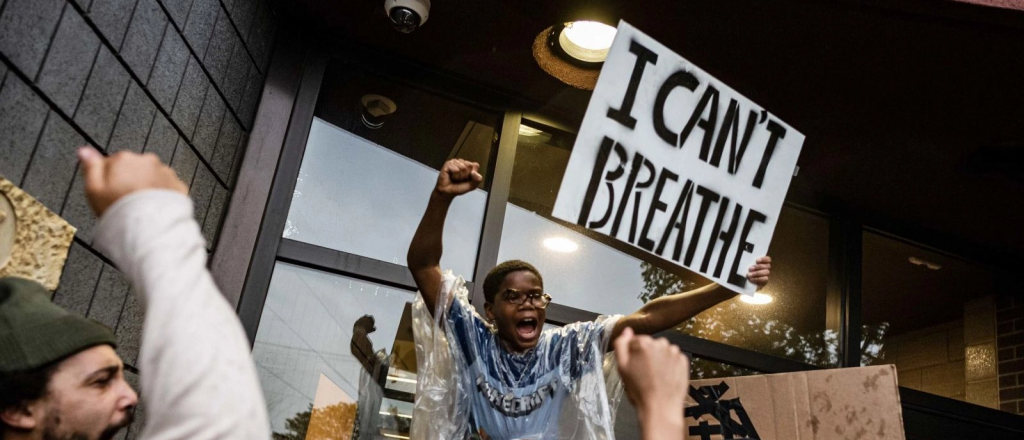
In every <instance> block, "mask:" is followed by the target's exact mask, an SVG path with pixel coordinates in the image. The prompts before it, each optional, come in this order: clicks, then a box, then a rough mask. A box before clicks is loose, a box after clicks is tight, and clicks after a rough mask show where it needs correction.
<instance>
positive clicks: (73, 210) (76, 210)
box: [60, 167, 97, 244]
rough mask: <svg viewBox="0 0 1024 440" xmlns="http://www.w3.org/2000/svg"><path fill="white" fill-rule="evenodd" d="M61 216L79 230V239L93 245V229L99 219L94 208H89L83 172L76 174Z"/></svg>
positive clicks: (77, 234) (77, 235)
mask: <svg viewBox="0 0 1024 440" xmlns="http://www.w3.org/2000/svg"><path fill="white" fill-rule="evenodd" d="M79 168H80V167H79ZM60 216H61V217H64V220H67V221H68V223H71V225H72V226H74V227H76V228H78V232H77V233H75V236H76V237H78V239H80V240H82V241H84V242H86V243H90V244H91V243H92V240H93V238H94V236H93V228H94V227H95V226H96V220H97V219H96V216H95V215H94V214H93V213H92V208H90V207H89V201H88V200H86V198H85V181H84V180H83V179H82V172H81V170H79V171H78V172H76V173H75V177H74V180H73V181H72V182H71V190H70V191H69V192H68V198H67V200H65V201H64V210H63V211H61V213H60Z"/></svg>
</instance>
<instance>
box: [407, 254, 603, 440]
mask: <svg viewBox="0 0 1024 440" xmlns="http://www.w3.org/2000/svg"><path fill="white" fill-rule="evenodd" d="M437 304H438V308H437V310H436V312H435V313H434V314H433V316H431V314H430V313H429V312H428V310H427V308H426V305H425V304H424V302H423V298H422V297H421V296H420V295H417V297H416V301H415V303H414V304H413V335H414V338H415V340H416V359H417V360H416V364H417V371H418V380H417V384H416V402H415V409H414V412H413V420H412V426H411V432H410V434H411V438H413V439H430V440H434V439H438V440H462V439H494V440H499V439H509V440H511V439H538V440H540V439H543V440H570V439H571V440H605V439H614V430H613V426H614V414H615V411H616V410H617V407H618V402H619V401H620V399H621V396H622V386H621V382H620V381H619V378H618V375H617V369H616V368H615V365H614V357H613V356H611V355H605V350H604V349H603V347H606V346H607V345H606V344H607V342H608V341H607V339H608V337H609V335H610V333H611V328H612V326H613V325H614V323H615V322H616V320H617V319H618V317H617V316H616V317H605V316H602V317H600V318H598V320H597V321H593V322H579V323H574V324H570V325H567V326H565V327H562V328H560V329H557V330H547V331H544V332H543V333H542V334H541V336H540V340H539V341H538V343H537V346H536V347H534V348H533V349H531V350H529V351H527V352H526V353H521V354H517V353H509V352H508V351H506V350H505V349H504V348H503V347H502V345H501V343H500V342H499V340H498V335H497V334H496V333H495V332H494V330H493V328H491V327H490V326H488V325H487V324H486V323H485V321H484V320H483V318H481V317H480V316H479V314H477V313H476V311H475V310H474V309H473V307H472V306H471V305H470V304H469V300H468V292H467V290H466V287H465V281H464V280H463V279H462V277H456V276H454V275H453V274H452V273H451V271H447V272H445V273H444V275H443V280H442V287H441V292H440V293H439V295H438V298H437ZM606 373H607V374H606ZM606 376H607V378H606Z"/></svg>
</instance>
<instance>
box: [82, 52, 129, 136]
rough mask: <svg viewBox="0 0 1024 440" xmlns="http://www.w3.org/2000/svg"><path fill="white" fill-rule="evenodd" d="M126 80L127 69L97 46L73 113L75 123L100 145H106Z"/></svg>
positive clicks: (123, 92) (122, 97) (119, 108)
mask: <svg viewBox="0 0 1024 440" xmlns="http://www.w3.org/2000/svg"><path fill="white" fill-rule="evenodd" d="M129 81H131V77H130V76H129V75H128V71H127V70H124V67H123V66H122V65H121V63H120V62H119V61H118V60H117V58H115V57H114V54H113V53H111V52H110V50H108V49H107V48H106V47H100V53H99V55H97V56H96V64H95V65H93V68H92V74H91V75H90V76H89V82H88V83H87V84H86V86H85V93H83V94H82V102H81V103H79V104H78V111H77V112H75V122H76V123H77V124H78V126H79V127H81V128H82V130H84V131H85V132H86V133H87V134H88V135H89V136H90V137H92V139H93V140H94V141H96V142H98V143H99V144H100V146H102V147H106V145H107V141H109V140H110V132H111V131H112V130H113V128H114V122H115V121H116V120H117V114H118V112H119V111H120V110H121V100H122V99H124V95H125V91H126V90H127V89H128V83H129Z"/></svg>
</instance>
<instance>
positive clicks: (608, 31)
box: [558, 21, 615, 63]
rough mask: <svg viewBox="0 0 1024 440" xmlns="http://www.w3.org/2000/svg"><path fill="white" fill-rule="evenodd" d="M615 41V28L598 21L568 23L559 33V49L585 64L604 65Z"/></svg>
mask: <svg viewBox="0 0 1024 440" xmlns="http://www.w3.org/2000/svg"><path fill="white" fill-rule="evenodd" d="M614 40H615V28H613V27H611V26H608V25H606V24H604V23H601V22H597V21H573V22H569V23H566V24H565V26H564V27H563V28H562V30H561V32H559V33H558V47H560V48H561V49H562V50H563V51H564V52H565V54H566V55H568V56H570V57H572V58H574V59H576V60H578V61H582V62H584V63H602V62H604V60H605V58H608V49H610V48H611V47H612V41H614Z"/></svg>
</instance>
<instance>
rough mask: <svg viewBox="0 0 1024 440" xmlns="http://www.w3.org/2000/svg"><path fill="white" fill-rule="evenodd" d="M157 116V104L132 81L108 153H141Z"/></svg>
mask: <svg viewBox="0 0 1024 440" xmlns="http://www.w3.org/2000/svg"><path fill="white" fill-rule="evenodd" d="M155 114H156V104H154V103H153V101H152V100H150V99H149V96H146V92H145V91H144V90H142V87H139V85H138V84H137V83H135V82H134V81H132V82H131V84H129V86H128V93H127V94H126V95H125V98H124V105H122V106H121V113H120V114H119V115H118V116H117V124H115V125H114V133H113V134H112V135H111V136H110V142H109V143H108V144H107V152H109V153H113V152H115V151H121V150H130V151H135V152H137V153H138V152H141V151H142V150H143V147H145V146H146V137H147V136H149V128H150V126H152V125H153V115H155Z"/></svg>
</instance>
